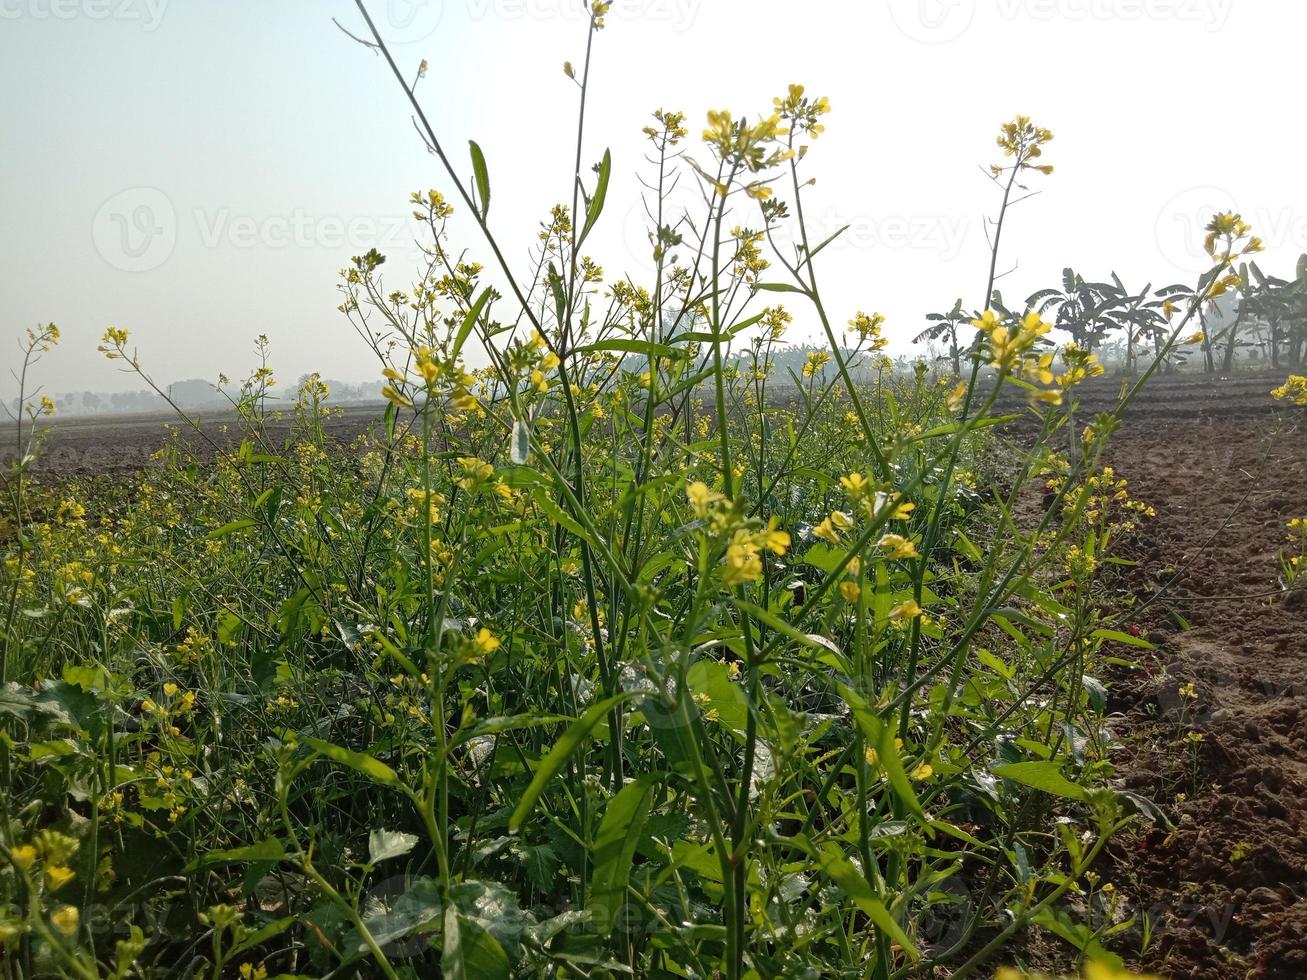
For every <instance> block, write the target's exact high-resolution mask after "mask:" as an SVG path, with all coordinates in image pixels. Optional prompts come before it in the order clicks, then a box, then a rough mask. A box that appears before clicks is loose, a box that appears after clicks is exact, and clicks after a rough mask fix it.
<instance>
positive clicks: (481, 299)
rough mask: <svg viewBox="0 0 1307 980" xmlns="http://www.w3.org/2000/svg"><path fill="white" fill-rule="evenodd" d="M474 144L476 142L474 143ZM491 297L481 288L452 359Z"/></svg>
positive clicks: (455, 342) (455, 346)
mask: <svg viewBox="0 0 1307 980" xmlns="http://www.w3.org/2000/svg"><path fill="white" fill-rule="evenodd" d="M472 145H473V146H475V145H476V144H475V143H473V144H472ZM489 299H490V287H489V286H487V287H486V288H485V289H483V290H481V295H480V296H478V297H477V298H476V302H474V303H473V304H472V306H471V307H470V308H469V309H468V311H467V314H466V315H465V316H464V317H463V322H462V323H460V324H459V326H458V333H457V334H456V335H455V336H454V346H453V347H452V348H451V349H450V355H449V356H450V360H453V359H454V358H456V357H458V354H459V352H460V351H461V350H462V349H463V345H464V344H465V343H467V338H468V336H469V335H470V334H471V333H472V327H473V326H475V325H476V322H477V317H479V316H480V315H481V311H482V310H483V309H484V308H485V305H486V302H487V301H488V300H489Z"/></svg>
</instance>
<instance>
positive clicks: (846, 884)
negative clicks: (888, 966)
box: [818, 842, 921, 960]
mask: <svg viewBox="0 0 1307 980" xmlns="http://www.w3.org/2000/svg"><path fill="white" fill-rule="evenodd" d="M818 857H819V858H820V860H821V869H822V871H823V872H825V874H826V876H827V877H828V878H830V879H831V880H832V881H834V882H835V884H837V885H839V886H840V888H841V889H842V890H843V891H844V893H845V894H846V895H848V896H849V898H851V899H853V902H854V904H856V905H857V906H858V908H859V909H861V910H862V911H863V912H864V913H866V915H867V918H869V919H871V921H872V922H873V923H875V925H876V928H877V929H880V930H881V931H882V932H884V933H885V934H886V935H888V936H889V937H890V939H892V940H893V941H894V942H896V943H898V945H899V946H900V947H901V948H902V949H903V952H905V953H907V954H908V956H910V957H911V958H912V959H914V960H916V959H920V958H921V953H920V951H918V949H917V947H916V946H914V945H913V944H912V940H911V939H909V938H908V934H907V933H906V932H904V931H903V927H902V926H900V925H899V924H898V923H897V922H895V921H894V916H892V915H891V914H890V911H889V909H887V908H886V907H885V903H884V902H882V901H881V900H880V899H879V898H877V897H876V895H875V893H874V892H873V891H872V890H871V885H869V884H867V879H866V878H864V877H863V876H862V875H861V874H860V873H859V872H858V869H857V868H855V867H854V866H853V863H852V862H851V861H849V859H848V858H846V857H845V856H844V855H843V854H841V853H840V850H839V847H838V846H837V845H836V844H835V843H833V842H832V843H828V844H826V845H825V846H824V847H823V848H822V849H821V852H820V854H819V855H818Z"/></svg>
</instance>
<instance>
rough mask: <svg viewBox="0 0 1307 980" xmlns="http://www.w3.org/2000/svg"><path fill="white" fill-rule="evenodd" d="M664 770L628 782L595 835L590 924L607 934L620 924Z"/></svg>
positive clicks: (608, 809)
mask: <svg viewBox="0 0 1307 980" xmlns="http://www.w3.org/2000/svg"><path fill="white" fill-rule="evenodd" d="M662 778H663V777H662V774H661V773H646V774H645V775H643V776H640V777H639V778H637V779H636V780H634V781H633V782H630V783H627V784H626V785H625V786H623V787H622V788H621V790H619V791H618V793H617V795H616V796H614V797H613V798H612V800H610V801H609V803H608V808H607V809H606V810H605V811H604V817H603V819H602V820H601V821H600V822H599V832H598V833H597V834H596V835H595V839H594V846H593V849H592V850H593V854H594V875H593V876H592V878H591V885H590V908H591V909H592V910H593V916H592V917H591V920H590V921H591V923H593V925H594V926H595V928H596V929H598V930H599V934H600V935H602V936H606V935H608V934H609V933H611V932H612V931H613V927H614V926H615V925H616V924H617V916H618V912H619V911H620V909H621V908H622V905H623V904H624V902H625V899H626V885H627V880H628V878H629V876H630V873H631V859H632V858H633V857H634V856H635V848H636V845H637V844H638V843H639V841H640V835H641V833H642V832H643V829H644V822H645V819H646V818H647V817H648V816H649V808H650V805H651V803H652V801H653V790H654V787H655V786H657V785H658V783H659V782H661V781H662Z"/></svg>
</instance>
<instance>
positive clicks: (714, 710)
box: [685, 660, 749, 735]
mask: <svg viewBox="0 0 1307 980" xmlns="http://www.w3.org/2000/svg"><path fill="white" fill-rule="evenodd" d="M685 683H686V684H687V685H688V686H689V688H690V691H691V692H692V693H693V694H694V700H695V703H696V704H697V705H698V706H699V710H700V711H701V712H702V713H703V714H704V715H709V714H711V715H712V718H713V720H715V721H717V722H718V723H719V724H721V725H722V727H724V728H726V729H727V730H729V731H732V732H734V733H735V734H737V735H740V734H742V733H743V732H744V730H745V728H746V727H747V726H748V721H749V699H748V697H747V696H746V695H745V693H744V691H743V689H742V688H741V687H740V685H739V684H736V683H735V682H734V681H732V680H731V674H730V671H729V670H728V669H727V667H726V665H725V664H724V663H721V662H720V661H718V660H698V661H696V662H695V663H694V665H693V666H691V667H690V670H689V672H688V673H687V674H686V677H685Z"/></svg>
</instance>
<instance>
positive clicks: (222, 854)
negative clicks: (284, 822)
mask: <svg viewBox="0 0 1307 980" xmlns="http://www.w3.org/2000/svg"><path fill="white" fill-rule="evenodd" d="M285 856H286V845H285V844H283V843H282V842H281V840H279V839H278V838H276V837H269V838H268V839H267V840H261V841H259V842H258V843H257V844H246V845H245V846H244V847H233V848H230V849H228V850H225V851H208V852H206V853H204V854H201V855H200V856H199V857H197V858H196V859H195V860H194V861H192V862H191V863H190V864H188V865H187V866H186V870H187V871H195V870H196V869H198V868H206V867H208V866H209V865H211V864H234V863H244V862H249V861H280V860H281V859H282V858H284V857H285Z"/></svg>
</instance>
